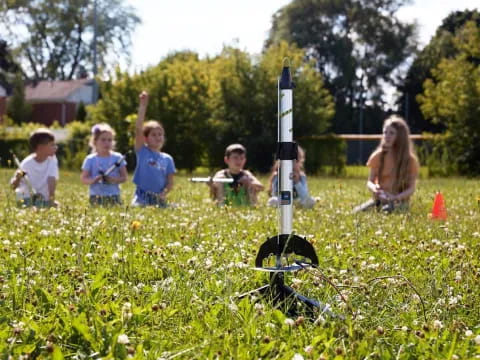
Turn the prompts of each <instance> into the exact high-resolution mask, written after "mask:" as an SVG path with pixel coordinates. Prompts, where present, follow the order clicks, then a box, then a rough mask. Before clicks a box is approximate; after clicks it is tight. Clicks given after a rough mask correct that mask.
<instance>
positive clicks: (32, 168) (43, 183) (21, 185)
mask: <svg viewBox="0 0 480 360" xmlns="http://www.w3.org/2000/svg"><path fill="white" fill-rule="evenodd" d="M29 143H30V147H31V149H32V150H33V153H32V154H30V155H28V156H27V157H26V158H25V159H23V161H22V162H21V163H20V168H19V169H17V171H16V172H15V175H14V176H13V178H12V179H11V181H10V184H11V185H12V188H13V189H14V190H15V194H16V197H17V201H18V203H19V205H25V206H36V207H50V206H57V205H58V203H57V202H56V201H55V189H56V186H57V181H58V177H59V176H58V161H57V157H56V156H55V153H56V151H57V145H56V144H55V136H54V135H53V133H52V132H51V131H50V130H48V129H44V128H40V129H38V130H36V131H34V132H33V133H32V135H31V136H30V139H29Z"/></svg>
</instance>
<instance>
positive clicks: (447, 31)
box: [398, 10, 480, 132]
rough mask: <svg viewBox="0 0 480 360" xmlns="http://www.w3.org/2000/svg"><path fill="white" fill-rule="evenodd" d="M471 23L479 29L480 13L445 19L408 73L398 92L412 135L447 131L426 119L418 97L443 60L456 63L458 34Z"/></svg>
mask: <svg viewBox="0 0 480 360" xmlns="http://www.w3.org/2000/svg"><path fill="white" fill-rule="evenodd" d="M468 21H474V22H475V23H476V24H477V25H478V26H480V12H478V11H477V10H464V11H455V12H452V13H450V14H449V15H448V16H447V17H446V18H445V19H443V21H442V24H441V25H440V26H439V27H438V29H437V30H436V32H435V35H434V36H433V37H432V38H431V40H430V42H429V43H428V44H427V45H426V46H425V47H424V48H423V49H422V50H421V51H420V52H419V53H418V55H417V57H416V58H415V60H414V61H413V63H412V65H411V66H410V68H409V69H408V72H407V76H406V77H405V81H404V82H403V84H401V85H400V86H399V87H398V91H399V92H400V93H401V94H402V96H401V97H400V98H399V100H398V109H399V112H400V113H401V114H405V117H406V118H407V120H408V123H409V125H410V127H411V129H412V132H422V131H429V132H441V131H443V130H445V126H444V125H443V124H441V123H432V122H431V121H429V119H425V118H424V116H423V114H422V111H421V109H420V104H419V103H418V101H417V95H419V94H421V93H423V84H424V82H425V80H426V79H429V78H432V76H433V75H432V70H433V69H435V68H436V67H437V66H438V64H439V63H440V62H441V61H442V59H445V58H448V59H453V58H454V57H455V56H457V55H458V53H459V50H458V49H457V47H456V46H455V43H454V38H455V34H456V33H457V31H459V30H460V29H462V28H463V26H464V25H465V24H466V23H467V22H468ZM467 60H468V59H467Z"/></svg>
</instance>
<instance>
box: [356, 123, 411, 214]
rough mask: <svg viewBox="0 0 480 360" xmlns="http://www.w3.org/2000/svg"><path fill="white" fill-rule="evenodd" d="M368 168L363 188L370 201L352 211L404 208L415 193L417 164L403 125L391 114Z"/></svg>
mask: <svg viewBox="0 0 480 360" xmlns="http://www.w3.org/2000/svg"><path fill="white" fill-rule="evenodd" d="M367 166H368V167H369V168H370V174H369V176H368V181H367V188H368V189H369V190H370V191H371V192H372V195H373V198H372V199H371V200H369V201H367V202H366V203H364V204H362V205H359V206H357V207H356V208H354V210H353V211H354V212H358V211H365V210H368V209H370V208H373V207H376V208H377V209H378V210H382V211H385V212H392V211H393V210H396V209H403V210H405V209H408V205H409V199H410V197H411V196H412V194H413V193H414V192H415V186H416V182H417V176H418V171H419V164H418V160H417V156H416V155H415V150H414V148H413V143H412V140H411V139H410V130H409V128H408V125H407V123H406V122H405V120H403V119H402V118H401V117H400V116H397V115H393V116H391V117H389V118H388V119H386V120H385V122H384V124H383V137H382V140H381V142H380V144H379V145H378V147H377V149H376V150H375V151H374V152H373V153H372V155H370V158H369V159H368V161H367Z"/></svg>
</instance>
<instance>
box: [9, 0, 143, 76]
mask: <svg viewBox="0 0 480 360" xmlns="http://www.w3.org/2000/svg"><path fill="white" fill-rule="evenodd" d="M95 2H96V3H97V47H96V48H97V52H98V55H97V59H98V62H99V64H100V65H101V66H104V67H105V66H107V61H109V60H113V59H114V57H119V56H124V55H125V54H128V51H129V48H130V35H131V34H132V32H133V31H134V29H135V26H136V25H137V24H138V23H139V22H140V19H139V18H138V16H137V15H136V14H135V11H134V9H133V8H132V7H130V6H127V5H125V4H124V0H96V1H95V0H75V1H71V0H32V1H24V0H0V25H1V26H2V27H3V28H5V29H6V31H7V33H8V38H9V39H10V41H11V42H12V44H13V48H14V49H15V50H16V51H17V52H18V56H19V58H18V59H17V63H18V64H20V65H21V67H22V70H23V73H24V76H25V78H28V79H32V80H41V79H61V80H68V79H72V78H73V77H74V76H75V75H76V74H77V72H78V70H79V69H80V68H81V67H82V66H84V67H85V68H89V69H92V65H91V64H92V62H93V49H92V43H93V33H94V3H95Z"/></svg>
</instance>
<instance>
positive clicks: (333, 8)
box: [266, 0, 416, 131]
mask: <svg viewBox="0 0 480 360" xmlns="http://www.w3.org/2000/svg"><path fill="white" fill-rule="evenodd" d="M408 2H409V0H377V1H371V0H337V1H331V0H293V1H292V2H291V3H290V4H288V5H286V6H284V7H283V8H281V9H280V10H279V11H278V12H277V13H276V14H275V15H274V16H273V21H272V27H271V30H270V36H269V39H268V40H267V42H266V47H268V46H269V45H271V44H276V43H278V42H279V41H281V40H286V41H288V42H294V43H296V44H297V45H298V46H299V47H301V48H303V49H305V50H306V52H307V56H308V57H309V58H312V59H315V61H316V62H317V68H318V69H319V71H320V72H321V74H322V75H323V78H324V79H325V84H326V86H327V88H328V89H329V90H330V91H331V93H332V95H333V96H334V98H335V102H336V105H337V116H336V119H335V130H336V131H345V130H350V131H351V130H352V127H353V128H356V126H353V125H352V123H351V121H352V117H353V116H354V115H355V114H354V112H353V111H354V109H355V108H361V107H363V106H364V104H365V103H373V104H380V105H383V102H384V99H383V95H384V93H383V85H384V83H390V84H392V83H395V81H396V79H395V76H394V75H395V70H398V69H399V67H400V66H401V65H402V64H403V63H404V62H405V61H406V59H407V58H409V57H410V56H411V55H412V52H413V51H414V50H415V49H416V27H415V24H414V23H408V22H402V21H401V20H399V19H398V17H396V12H397V10H398V9H399V8H400V7H401V6H403V5H404V4H407V3H408ZM339 116H341V117H339Z"/></svg>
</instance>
